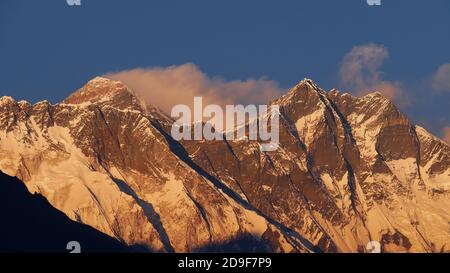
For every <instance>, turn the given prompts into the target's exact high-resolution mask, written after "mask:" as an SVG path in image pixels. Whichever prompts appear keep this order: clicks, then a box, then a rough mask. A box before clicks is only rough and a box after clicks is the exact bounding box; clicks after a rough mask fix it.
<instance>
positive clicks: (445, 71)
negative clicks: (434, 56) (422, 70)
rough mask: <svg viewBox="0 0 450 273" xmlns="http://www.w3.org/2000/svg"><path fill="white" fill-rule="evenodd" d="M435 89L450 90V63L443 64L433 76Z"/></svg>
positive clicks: (432, 83) (432, 82)
mask: <svg viewBox="0 0 450 273" xmlns="http://www.w3.org/2000/svg"><path fill="white" fill-rule="evenodd" d="M431 87H432V88H433V90H434V91H438V92H450V63H445V64H443V65H441V66H440V67H439V68H438V70H437V71H436V72H435V73H434V75H433V76H432V78H431Z"/></svg>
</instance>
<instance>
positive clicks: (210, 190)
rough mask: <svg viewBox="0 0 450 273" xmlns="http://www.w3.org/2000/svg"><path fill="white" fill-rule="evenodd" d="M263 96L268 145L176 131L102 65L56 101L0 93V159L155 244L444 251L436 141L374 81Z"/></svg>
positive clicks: (121, 230)
mask: <svg viewBox="0 0 450 273" xmlns="http://www.w3.org/2000/svg"><path fill="white" fill-rule="evenodd" d="M273 104H274V105H279V106H280V112H281V118H280V147H279V148H278V149H277V150H276V151H273V152H262V151H261V150H260V148H259V147H260V146H259V144H258V142H256V141H249V140H246V139H241V140H224V141H180V142H177V141H175V140H174V139H172V138H171V137H170V126H171V124H172V120H171V119H170V117H167V116H166V115H165V114H164V113H162V112H161V111H159V110H158V109H157V108H155V107H152V106H148V105H145V104H143V103H141V102H140V101H139V99H138V98H137V97H136V96H135V95H133V92H132V91H131V90H129V89H128V88H127V87H126V86H125V85H123V84H122V83H120V82H116V81H111V80H108V79H104V78H95V79H93V80H91V81H90V82H88V83H87V84H86V85H85V86H84V87H82V88H81V89H80V90H78V91H77V92H75V93H74V94H72V95H71V96H69V97H68V98H67V99H66V100H65V101H64V102H62V103H59V104H56V105H51V104H50V103H48V102H45V101H44V102H39V103H37V104H34V105H30V104H29V103H27V102H24V101H21V102H16V101H14V100H13V99H12V98H10V97H3V98H1V99H0V155H1V158H0V170H2V171H3V172H5V173H7V174H9V175H13V176H17V177H19V178H20V179H22V180H23V181H24V182H25V183H26V186H27V187H28V189H29V190H30V191H31V192H38V193H41V194H42V195H44V196H45V197H46V198H47V199H48V200H49V201H50V203H51V204H52V205H53V206H54V207H56V208H58V209H60V210H61V211H63V212H64V213H66V214H67V215H68V216H69V217H70V218H72V219H74V220H77V221H80V222H83V223H85V224H88V225H90V226H92V227H94V228H96V229H98V230H100V231H102V232H104V233H106V234H108V235H111V236H113V237H116V238H118V239H120V240H122V241H124V242H126V243H127V244H129V245H133V244H139V245H145V246H147V247H148V248H149V249H151V250H154V251H168V252H171V251H177V252H184V251H207V250H208V247H209V246H220V245H226V244H228V243H230V242H237V243H236V244H235V245H233V247H232V248H231V249H232V250H245V251H276V252H291V251H295V252H296V251H299V252H311V251H325V252H357V251H359V252H364V251H366V249H365V248H366V244H367V243H368V242H369V241H379V242H380V243H381V244H382V248H383V250H384V251H408V252H440V251H445V252H448V251H450V226H449V221H450V213H449V211H450V199H449V196H450V147H449V146H448V145H447V144H445V143H444V142H442V141H440V140H439V139H437V138H436V137H434V136H432V135H431V134H429V133H428V132H427V131H426V130H425V129H423V128H421V127H418V126H414V125H412V124H411V123H410V122H409V120H408V119H407V117H405V116H404V115H403V114H402V113H400V112H399V111H398V110H397V109H396V107H395V106H394V105H393V104H392V103H391V102H390V101H389V100H387V99H386V98H384V97H383V96H382V95H380V94H378V93H374V94H370V95H367V96H364V97H361V98H357V97H353V96H350V95H348V94H343V95H341V94H339V92H338V91H336V90H332V91H330V92H325V91H323V90H321V89H320V88H318V87H317V86H316V85H315V84H314V83H313V82H312V81H310V80H304V81H302V82H301V83H299V84H298V85H297V86H295V87H294V88H292V89H291V90H290V91H289V92H288V93H287V94H286V95H285V96H283V97H281V98H279V99H278V100H276V101H274V102H273ZM243 238H245V239H243ZM249 238H250V239H249ZM240 239H243V240H240ZM241 241H242V242H243V243H239V242H241ZM249 242H250V243H249ZM212 249H214V251H217V248H212Z"/></svg>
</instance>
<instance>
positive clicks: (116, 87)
mask: <svg viewBox="0 0 450 273" xmlns="http://www.w3.org/2000/svg"><path fill="white" fill-rule="evenodd" d="M124 93H125V94H127V95H131V92H130V90H129V89H128V87H127V86H126V85H125V84H123V83H122V82H120V81H113V80H110V79H107V78H104V77H95V78H94V79H92V80H90V81H89V82H87V83H86V84H85V85H84V86H83V87H81V88H80V89H78V90H77V91H75V92H74V93H72V94H71V95H69V96H68V97H67V98H66V99H65V100H64V103H66V104H83V103H89V102H90V103H95V102H102V101H108V100H111V99H113V98H114V97H115V96H117V95H122V94H124Z"/></svg>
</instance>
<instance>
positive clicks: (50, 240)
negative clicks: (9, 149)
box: [0, 171, 129, 253]
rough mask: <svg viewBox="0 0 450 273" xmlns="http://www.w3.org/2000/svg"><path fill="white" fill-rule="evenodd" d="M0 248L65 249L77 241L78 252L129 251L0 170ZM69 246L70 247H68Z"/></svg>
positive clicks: (46, 250) (33, 250)
mask: <svg viewBox="0 0 450 273" xmlns="http://www.w3.org/2000/svg"><path fill="white" fill-rule="evenodd" d="M0 192H1V193H2V197H1V198H0V215H1V217H2V221H1V225H0V252H65V253H68V252H70V251H71V250H67V249H66V248H67V244H68V243H69V242H71V241H77V242H79V243H80V245H81V252H129V248H128V247H126V246H124V245H123V244H122V243H120V242H119V241H117V240H116V239H114V238H111V237H109V236H108V235H106V234H103V233H101V232H99V231H97V230H95V229H94V228H91V227H89V226H87V225H84V224H81V223H77V222H74V221H72V220H70V219H69V218H68V217H67V216H66V215H65V214H64V213H62V212H60V211H58V210H57V209H55V208H54V207H52V205H50V203H49V202H48V201H47V199H45V198H44V197H43V196H41V195H40V194H31V193H29V192H28V190H27V188H26V187H25V185H24V184H23V183H22V181H20V180H18V179H17V178H15V177H10V176H8V175H5V174H4V173H3V172H1V171H0ZM71 249H73V248H71Z"/></svg>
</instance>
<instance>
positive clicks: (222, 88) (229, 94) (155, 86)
mask: <svg viewBox="0 0 450 273" xmlns="http://www.w3.org/2000/svg"><path fill="white" fill-rule="evenodd" d="M105 77H107V78H110V79H114V80H120V81H122V82H123V83H125V84H126V85H128V86H129V87H130V88H131V89H133V91H134V92H135V93H136V95H137V96H138V97H140V98H141V99H143V100H144V101H145V102H146V103H148V104H151V105H155V106H158V107H160V108H161V109H162V110H164V111H166V112H169V113H170V110H171V108H172V107H173V106H174V105H177V104H185V105H187V106H192V104H193V97H194V96H201V97H203V102H204V103H205V104H217V105H220V106H224V105H226V104H244V105H245V104H267V103H268V102H270V101H271V100H272V99H274V98H277V97H279V96H281V95H282V94H283V93H284V92H285V91H284V90H283V89H282V88H280V87H279V85H278V82H276V81H272V80H269V79H266V78H259V79H247V80H244V81H241V80H232V81H227V80H225V79H223V78H221V77H210V76H208V75H206V74H205V73H203V72H202V71H201V70H200V69H199V68H198V67H197V66H196V65H194V64H192V63H186V64H183V65H179V66H169V67H154V68H137V69H132V70H126V71H120V72H114V73H108V74H106V75H105Z"/></svg>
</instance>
